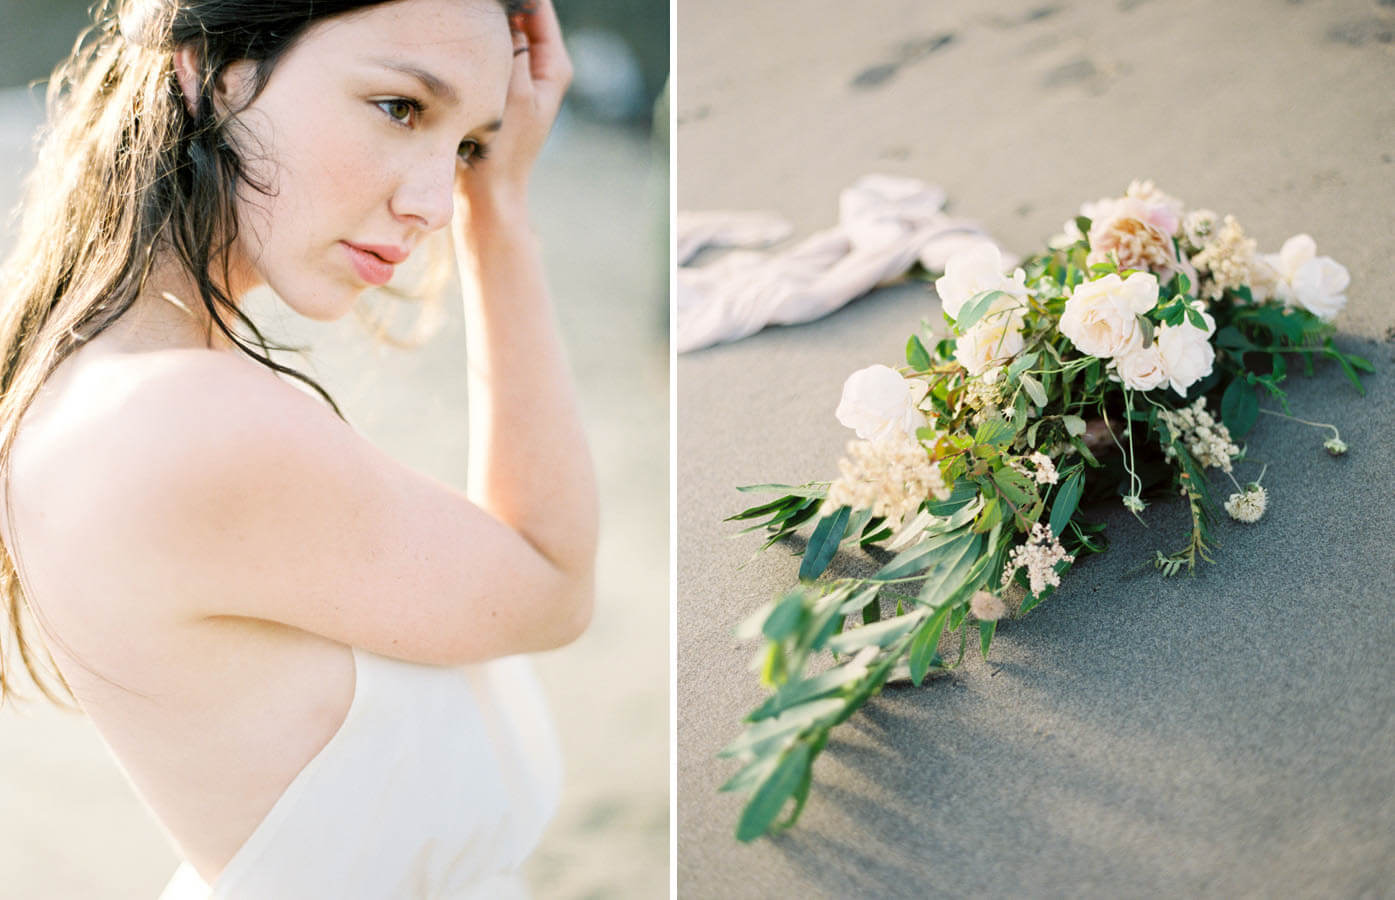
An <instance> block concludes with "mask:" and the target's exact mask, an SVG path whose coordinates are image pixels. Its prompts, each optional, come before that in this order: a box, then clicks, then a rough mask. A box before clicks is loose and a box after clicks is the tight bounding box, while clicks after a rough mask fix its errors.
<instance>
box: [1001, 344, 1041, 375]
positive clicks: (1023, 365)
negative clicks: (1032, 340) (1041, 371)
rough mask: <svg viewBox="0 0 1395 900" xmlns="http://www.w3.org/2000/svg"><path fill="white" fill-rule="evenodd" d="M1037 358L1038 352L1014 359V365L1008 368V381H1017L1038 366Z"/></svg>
mask: <svg viewBox="0 0 1395 900" xmlns="http://www.w3.org/2000/svg"><path fill="white" fill-rule="evenodd" d="M1037 357H1038V354H1037V352H1036V351H1035V350H1033V351H1032V352H1031V353H1024V354H1022V355H1021V356H1019V357H1017V359H1014V360H1013V361H1012V365H1010V366H1008V371H1007V377H1008V380H1009V381H1014V380H1016V379H1017V377H1018V376H1019V375H1021V374H1022V373H1023V372H1026V371H1027V370H1028V369H1030V368H1031V367H1032V366H1034V365H1036V364H1037Z"/></svg>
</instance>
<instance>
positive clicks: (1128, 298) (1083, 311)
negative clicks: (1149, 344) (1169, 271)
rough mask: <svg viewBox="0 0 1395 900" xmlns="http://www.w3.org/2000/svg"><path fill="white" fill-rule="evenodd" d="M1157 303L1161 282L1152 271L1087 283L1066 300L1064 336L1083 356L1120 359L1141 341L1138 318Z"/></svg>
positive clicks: (1111, 276)
mask: <svg viewBox="0 0 1395 900" xmlns="http://www.w3.org/2000/svg"><path fill="white" fill-rule="evenodd" d="M1157 303H1158V279H1157V277H1156V276H1154V275H1153V274H1152V273H1150V272H1134V273H1133V274H1132V275H1130V276H1129V277H1128V278H1127V279H1124V278H1120V277H1119V276H1118V275H1115V274H1112V273H1111V274H1109V275H1106V276H1104V277H1103V278H1098V279H1096V280H1094V281H1085V282H1082V283H1080V284H1078V285H1076V288H1075V290H1074V291H1073V292H1072V293H1071V296H1070V299H1069V300H1067V301H1066V309H1065V312H1064V313H1062V314H1061V333H1062V334H1064V335H1065V336H1066V337H1068V338H1070V340H1071V343H1073V344H1075V346H1076V348H1077V349H1079V350H1080V352H1082V353H1088V354H1089V355H1090V356H1098V357H1100V358H1101V359H1108V358H1109V357H1112V356H1119V355H1121V354H1124V353H1127V352H1128V351H1129V350H1131V349H1133V348H1134V347H1136V346H1137V345H1138V344H1139V343H1140V342H1141V337H1142V336H1141V334H1140V332H1139V328H1138V316H1140V315H1142V314H1143V313H1146V312H1148V310H1150V309H1152V308H1153V307H1154V306H1156V305H1157Z"/></svg>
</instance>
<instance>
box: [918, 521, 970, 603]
mask: <svg viewBox="0 0 1395 900" xmlns="http://www.w3.org/2000/svg"><path fill="white" fill-rule="evenodd" d="M982 547H983V536H982V535H978V534H966V535H963V536H962V537H960V538H959V539H958V540H957V541H956V544H955V547H954V549H952V550H947V551H946V553H945V555H944V557H943V558H942V559H940V560H939V561H938V562H937V563H936V564H935V566H934V567H933V568H932V569H931V570H930V571H929V573H928V574H927V575H926V576H925V583H924V584H922V585H921V588H920V596H919V598H918V599H919V600H920V602H921V603H923V604H925V605H926V606H931V607H933V606H938V605H939V604H940V603H941V602H942V601H943V600H945V599H946V598H948V597H949V596H950V595H951V594H953V593H954V592H955V590H957V589H958V588H959V586H960V585H961V584H963V583H964V580H965V579H966V578H967V577H968V574H969V570H970V569H972V568H973V566H974V562H975V561H976V560H977V559H978V555H979V552H980V550H981V549H982Z"/></svg>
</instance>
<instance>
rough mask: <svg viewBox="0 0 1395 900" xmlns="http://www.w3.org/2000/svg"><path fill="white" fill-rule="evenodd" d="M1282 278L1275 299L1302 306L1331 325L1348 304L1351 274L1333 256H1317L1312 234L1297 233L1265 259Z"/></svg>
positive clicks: (1279, 277) (1275, 291) (1276, 288)
mask: <svg viewBox="0 0 1395 900" xmlns="http://www.w3.org/2000/svg"><path fill="white" fill-rule="evenodd" d="M1264 261H1265V262H1267V263H1268V264H1269V266H1270V268H1272V269H1273V270H1274V272H1275V274H1276V275H1277V276H1278V281H1277V283H1276V284H1275V286H1274V296H1275V297H1277V298H1278V299H1279V300H1281V301H1283V303H1284V305H1286V306H1302V307H1303V308H1304V309H1306V310H1308V312H1310V313H1312V314H1313V315H1315V316H1317V317H1318V318H1320V319H1322V320H1323V321H1326V322H1330V321H1332V320H1333V319H1335V318H1336V317H1337V314H1338V313H1339V312H1341V311H1342V308H1343V307H1344V306H1346V305H1347V297H1346V293H1345V291H1346V289H1347V285H1349V284H1351V275H1350V274H1348V272H1347V270H1346V267H1345V266H1343V265H1342V264H1341V263H1339V262H1337V261H1336V260H1334V259H1333V258H1332V257H1330V256H1318V255H1317V242H1316V241H1314V240H1313V239H1312V237H1311V236H1310V235H1306V234H1296V235H1294V236H1293V237H1291V238H1289V239H1288V240H1286V241H1284V246H1283V248H1282V249H1281V250H1279V252H1278V253H1271V254H1268V255H1266V256H1265V257H1264Z"/></svg>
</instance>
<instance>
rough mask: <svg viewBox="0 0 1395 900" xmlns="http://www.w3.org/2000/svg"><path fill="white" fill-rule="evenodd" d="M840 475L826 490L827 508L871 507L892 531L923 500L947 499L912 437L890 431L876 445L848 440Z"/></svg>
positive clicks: (929, 461)
mask: <svg viewBox="0 0 1395 900" xmlns="http://www.w3.org/2000/svg"><path fill="white" fill-rule="evenodd" d="M838 471H839V472H840V473H841V475H840V477H839V478H838V480H837V481H835V482H833V483H832V484H831V485H829V486H828V501H827V502H828V506H829V508H831V509H837V508H838V507H840V506H851V507H852V508H853V509H870V510H872V514H873V515H876V516H884V517H885V518H886V521H887V524H888V525H889V526H891V527H892V528H893V529H895V528H899V527H900V526H901V523H902V522H903V521H905V519H906V518H907V517H908V516H911V515H914V514H915V511H916V510H917V509H919V508H920V504H921V502H922V501H924V500H926V499H928V498H930V497H934V498H936V499H937V500H944V499H946V498H947V497H949V489H948V488H947V487H945V482H944V477H943V476H942V475H941V474H940V467H939V466H938V465H937V464H936V463H935V462H934V461H933V460H932V459H931V458H930V454H929V453H927V452H926V450H925V448H924V447H923V446H921V444H920V442H919V441H917V440H915V439H914V438H910V437H907V436H906V435H905V434H902V433H893V434H891V435H888V436H887V437H886V438H884V439H882V440H879V441H849V442H848V455H847V456H846V457H844V458H843V459H841V460H839V462H838Z"/></svg>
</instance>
